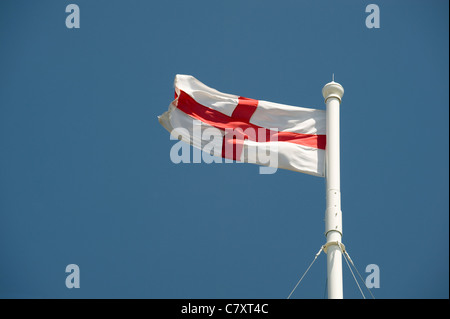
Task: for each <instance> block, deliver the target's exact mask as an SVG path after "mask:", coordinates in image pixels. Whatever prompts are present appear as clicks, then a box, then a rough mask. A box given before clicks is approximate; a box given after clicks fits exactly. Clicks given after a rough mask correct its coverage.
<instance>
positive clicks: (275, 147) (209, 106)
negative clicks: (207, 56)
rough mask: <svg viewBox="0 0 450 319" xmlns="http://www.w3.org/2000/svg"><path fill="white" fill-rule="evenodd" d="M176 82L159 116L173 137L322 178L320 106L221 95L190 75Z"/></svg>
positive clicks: (223, 155) (322, 113)
mask: <svg viewBox="0 0 450 319" xmlns="http://www.w3.org/2000/svg"><path fill="white" fill-rule="evenodd" d="M174 86H175V99H174V100H173V101H172V103H170V105H169V109H168V111H167V112H165V113H164V114H162V115H161V116H159V117H158V120H159V122H160V123H161V125H162V126H163V127H164V128H165V129H166V130H168V131H169V132H170V133H171V135H172V136H174V137H175V138H177V139H180V140H182V141H184V142H186V143H189V144H190V145H192V146H194V147H196V148H199V149H201V150H203V151H204V152H208V153H210V154H211V155H214V156H218V157H221V158H225V159H228V160H232V161H233V160H235V161H239V162H246V163H254V164H258V165H263V166H269V167H275V168H283V169H288V170H293V171H297V172H301V173H306V174H311V175H315V176H321V177H324V176H325V146H326V112H325V111H324V110H317V109H311V108H304V107H298V106H290V105H284V104H279V103H273V102H268V101H263V100H255V99H250V98H246V97H242V96H238V95H233V94H227V93H222V92H219V91H217V90H215V89H213V88H210V87H208V86H206V85H205V84H203V83H202V82H200V81H198V80H197V79H196V78H194V77H193V76H190V75H180V74H177V75H176V76H175V81H174ZM261 150H262V151H261ZM267 152H269V153H270V156H271V158H273V156H275V159H276V160H274V161H271V160H267V157H264V156H263V155H267Z"/></svg>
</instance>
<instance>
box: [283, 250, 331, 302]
mask: <svg viewBox="0 0 450 319" xmlns="http://www.w3.org/2000/svg"><path fill="white" fill-rule="evenodd" d="M322 250H323V246H322V247H320V250H319V251H318V252H317V254H316V256H315V257H314V259H313V261H312V262H311V264H310V265H309V267H308V269H306V271H305V273H304V274H303V276H302V277H301V278H300V280H299V281H298V282H297V284H296V285H295V287H294V289H292V291H291V293H290V294H289V296H288V297H287V299H290V298H291V296H292V294H293V293H294V291H295V289H297V286H298V285H299V284H300V282H301V281H302V280H303V278H304V277H305V275H306V274H307V273H308V271H309V269H310V268H311V266H312V265H313V264H314V262H315V261H316V259H317V257H319V255H320V253H321V252H322Z"/></svg>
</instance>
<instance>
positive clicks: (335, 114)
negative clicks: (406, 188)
mask: <svg viewBox="0 0 450 319" xmlns="http://www.w3.org/2000/svg"><path fill="white" fill-rule="evenodd" d="M322 94H323V97H324V98H325V104H326V106H327V111H326V112H327V120H326V123H327V128H326V133H327V145H326V194H327V207H326V211H325V236H326V238H327V243H326V245H325V248H324V251H325V252H326V253H327V276H328V280H327V283H328V298H329V299H342V298H343V297H344V296H343V284H342V252H341V248H342V250H344V248H343V245H342V212H341V185H340V184H341V181H340V161H339V107H340V103H341V99H342V96H343V95H344V88H343V87H342V86H341V85H340V84H339V83H336V82H334V76H333V81H331V82H330V83H327V84H326V85H325V86H324V87H323V89H322Z"/></svg>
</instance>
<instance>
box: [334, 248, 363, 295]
mask: <svg viewBox="0 0 450 319" xmlns="http://www.w3.org/2000/svg"><path fill="white" fill-rule="evenodd" d="M338 246H339V249H340V250H341V252H342V256H344V259H345V262H346V263H347V266H348V269H350V272H351V273H352V276H353V279H355V282H356V285H357V286H358V288H359V291H360V292H361V295H362V296H363V298H364V299H366V296H364V293H363V292H362V290H361V287H360V286H359V283H358V280H357V279H356V277H355V274H354V273H353V270H352V267H350V264H349V263H348V260H347V257H346V256H345V254H344V252H343V251H342V248H341V245H338Z"/></svg>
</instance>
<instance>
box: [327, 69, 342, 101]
mask: <svg viewBox="0 0 450 319" xmlns="http://www.w3.org/2000/svg"><path fill="white" fill-rule="evenodd" d="M322 95H323V97H324V98H325V103H326V102H327V100H328V99H329V98H330V97H335V98H337V99H339V102H341V101H342V97H343V96H344V88H343V87H342V85H340V84H339V83H337V82H334V74H333V81H331V82H330V83H327V84H325V86H324V87H323V89H322Z"/></svg>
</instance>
